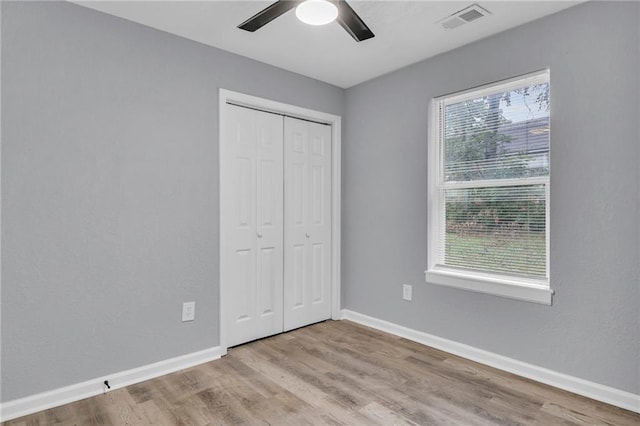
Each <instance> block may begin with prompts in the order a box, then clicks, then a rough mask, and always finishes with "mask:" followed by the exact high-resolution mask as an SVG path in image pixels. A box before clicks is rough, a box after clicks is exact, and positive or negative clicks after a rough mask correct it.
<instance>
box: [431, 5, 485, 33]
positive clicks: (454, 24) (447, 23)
mask: <svg viewBox="0 0 640 426" xmlns="http://www.w3.org/2000/svg"><path fill="white" fill-rule="evenodd" d="M490 14H491V13H490V12H489V11H488V10H487V9H484V8H482V7H480V6H478V5H477V4H472V5H471V6H469V7H467V8H464V9H462V10H460V11H458V12H456V13H454V14H452V15H449V16H447V17H446V18H444V19H441V20H440V21H438V22H437V23H439V24H440V25H442V28H444V29H445V30H452V29H454V28H458V27H459V26H461V25H464V24H467V23H469V22H473V21H475V20H477V19H480V18H482V17H483V16H486V15H490Z"/></svg>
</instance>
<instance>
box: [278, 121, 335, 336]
mask: <svg viewBox="0 0 640 426" xmlns="http://www.w3.org/2000/svg"><path fill="white" fill-rule="evenodd" d="M284 133H285V135H284V137H285V141H284V150H285V151H284V173H285V175H284V179H285V218H284V220H285V225H284V226H285V237H284V241H285V242H284V245H285V249H284V265H285V271H284V330H285V331H287V330H291V329H294V328H297V327H301V326H303V325H307V324H312V323H314V322H318V321H323V320H325V319H328V318H330V317H331V281H330V276H331V274H330V268H331V263H330V256H329V252H328V250H329V248H330V246H331V221H330V220H329V218H330V209H331V198H330V196H331V194H330V188H331V127H330V126H326V125H322V124H317V123H311V122H308V121H303V120H297V119H293V118H289V117H285V131H284Z"/></svg>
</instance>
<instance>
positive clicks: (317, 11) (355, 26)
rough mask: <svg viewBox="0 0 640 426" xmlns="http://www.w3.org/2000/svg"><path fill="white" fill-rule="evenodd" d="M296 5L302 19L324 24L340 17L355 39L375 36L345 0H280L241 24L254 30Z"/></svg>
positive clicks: (340, 22)
mask: <svg viewBox="0 0 640 426" xmlns="http://www.w3.org/2000/svg"><path fill="white" fill-rule="evenodd" d="M294 7H295V8H296V16H298V19H300V20H301V21H303V22H305V23H307V24H311V25H324V24H328V23H329V22H333V21H334V20H336V21H338V24H340V26H341V27H342V28H344V29H345V31H346V32H348V33H349V35H350V36H351V37H353V38H354V39H355V41H358V42H359V41H363V40H367V39H370V38H372V37H374V34H373V32H372V31H371V30H370V29H369V27H367V25H366V24H365V23H364V21H363V20H362V19H361V18H360V17H359V16H358V14H357V13H356V12H355V11H354V10H353V9H352V8H351V6H349V4H348V3H347V2H346V1H344V0H306V1H302V0H299V1H291V0H278V1H276V2H275V3H272V4H271V5H270V6H268V7H266V8H265V9H263V10H261V11H260V12H258V13H256V14H255V15H253V16H252V17H251V18H249V19H247V20H246V21H244V22H243V23H242V24H240V25H238V28H240V29H243V30H245V31H250V32H254V31H256V30H258V29H260V28H262V27H263V26H264V25H266V24H268V23H269V22H271V21H273V20H274V19H276V18H277V17H278V16H280V15H283V14H284V13H286V12H288V11H290V10H291V9H293V8H294Z"/></svg>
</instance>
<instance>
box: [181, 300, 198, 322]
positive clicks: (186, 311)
mask: <svg viewBox="0 0 640 426" xmlns="http://www.w3.org/2000/svg"><path fill="white" fill-rule="evenodd" d="M195 319H196V302H184V303H183V304H182V322H185V321H193V320H195Z"/></svg>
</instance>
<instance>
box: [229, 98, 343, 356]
mask: <svg viewBox="0 0 640 426" xmlns="http://www.w3.org/2000/svg"><path fill="white" fill-rule="evenodd" d="M229 103H231V104H235V105H238V106H244V107H248V108H254V109H258V110H261V111H265V112H272V113H276V114H281V115H284V116H289V117H293V118H299V119H303V120H311V121H315V122H319V123H324V124H329V125H331V318H332V319H334V320H337V319H340V306H341V305H340V295H341V282H340V235H341V231H340V230H341V225H340V209H341V207H340V200H341V195H340V187H341V183H340V179H341V168H340V167H341V166H340V164H341V162H340V160H341V146H342V145H341V139H340V136H341V133H342V132H341V121H342V118H341V117H340V116H339V115H334V114H329V113H326V112H321V111H315V110H311V109H307V108H303V107H299V106H296V105H290V104H286V103H282V102H277V101H273V100H270V99H264V98H260V97H257V96H252V95H247V94H245V93H240V92H234V91H231V90H227V89H222V88H221V89H219V96H218V177H219V182H218V198H219V211H222V209H223V208H224V207H225V206H226V205H227V204H228V203H229V200H224V199H223V197H222V182H223V176H222V170H223V168H222V167H221V165H222V161H223V155H222V154H223V149H222V139H223V135H224V134H225V132H226V126H227V125H228V113H227V111H228V110H227V108H228V105H229ZM225 178H226V177H225ZM218 235H219V245H218V259H219V274H218V278H219V282H218V283H219V304H218V314H219V317H218V321H219V325H220V329H219V333H220V334H219V335H220V352H221V354H222V355H226V354H227V327H226V326H227V324H226V319H225V318H226V313H227V312H226V306H225V300H226V295H227V294H228V289H227V288H226V283H227V282H228V281H229V280H228V276H229V272H228V271H227V270H226V265H225V263H224V262H223V251H222V249H223V247H226V246H228V242H227V241H226V238H225V234H224V233H223V232H222V214H219V215H218Z"/></svg>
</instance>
